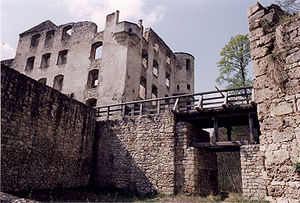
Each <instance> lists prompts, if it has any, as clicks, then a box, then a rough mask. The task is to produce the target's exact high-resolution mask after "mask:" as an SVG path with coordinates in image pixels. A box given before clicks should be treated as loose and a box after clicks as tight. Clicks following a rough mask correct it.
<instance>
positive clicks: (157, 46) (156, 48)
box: [153, 42, 159, 52]
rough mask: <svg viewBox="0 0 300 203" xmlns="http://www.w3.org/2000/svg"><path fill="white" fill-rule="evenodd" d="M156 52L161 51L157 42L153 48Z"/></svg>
mask: <svg viewBox="0 0 300 203" xmlns="http://www.w3.org/2000/svg"><path fill="white" fill-rule="evenodd" d="M153 49H154V51H156V52H158V50H159V45H158V43H157V42H155V43H154V47H153Z"/></svg>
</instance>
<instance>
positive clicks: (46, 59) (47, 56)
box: [41, 53, 51, 68]
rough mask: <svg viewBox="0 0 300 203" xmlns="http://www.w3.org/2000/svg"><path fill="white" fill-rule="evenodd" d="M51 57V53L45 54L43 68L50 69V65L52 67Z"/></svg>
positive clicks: (42, 62)
mask: <svg viewBox="0 0 300 203" xmlns="http://www.w3.org/2000/svg"><path fill="white" fill-rule="evenodd" d="M50 56H51V54H50V53H48V54H44V55H43V56H42V61H41V68H48V67H49V65H50Z"/></svg>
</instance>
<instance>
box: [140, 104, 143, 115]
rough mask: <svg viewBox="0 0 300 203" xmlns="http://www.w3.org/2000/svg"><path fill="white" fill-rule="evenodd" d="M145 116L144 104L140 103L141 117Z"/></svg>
mask: <svg viewBox="0 0 300 203" xmlns="http://www.w3.org/2000/svg"><path fill="white" fill-rule="evenodd" d="M142 115H143V103H140V116H142Z"/></svg>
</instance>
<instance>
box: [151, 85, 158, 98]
mask: <svg viewBox="0 0 300 203" xmlns="http://www.w3.org/2000/svg"><path fill="white" fill-rule="evenodd" d="M151 98H152V99H153V98H157V87H156V86H155V85H152V93H151Z"/></svg>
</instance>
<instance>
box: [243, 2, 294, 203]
mask: <svg viewBox="0 0 300 203" xmlns="http://www.w3.org/2000/svg"><path fill="white" fill-rule="evenodd" d="M248 17H249V24H250V28H249V29H250V46H251V49H252V59H253V71H254V75H255V82H254V90H255V95H254V96H255V101H256V102H257V107H258V119H259V122H260V130H261V133H262V135H261V136H260V144H261V147H260V150H261V152H262V153H263V158H264V173H265V185H266V189H267V193H266V199H267V200H271V201H275V200H277V201H287V200H290V201H296V200H299V197H300V177H299V174H297V173H296V171H295V168H294V167H293V166H292V164H293V163H296V162H300V111H299V110H300V16H299V14H297V15H294V16H286V15H285V14H284V12H283V11H282V10H281V9H280V8H279V7H278V6H276V5H271V6H269V7H267V8H264V7H262V6H261V5H260V4H259V3H256V4H254V5H253V6H251V7H250V8H249V10H248ZM258 190H259V189H258ZM253 192H254V191H253Z"/></svg>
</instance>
